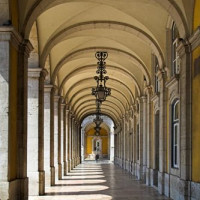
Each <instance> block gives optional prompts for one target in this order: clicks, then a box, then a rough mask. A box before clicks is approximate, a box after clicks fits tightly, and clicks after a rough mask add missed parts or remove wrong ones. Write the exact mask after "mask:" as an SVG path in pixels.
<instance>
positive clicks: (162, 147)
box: [158, 72, 166, 194]
mask: <svg viewBox="0 0 200 200" xmlns="http://www.w3.org/2000/svg"><path fill="white" fill-rule="evenodd" d="M165 76H166V74H165V73H164V72H160V73H159V75H158V78H159V83H160V99H159V103H160V111H159V172H158V191H159V193H160V194H164V170H165V162H166V144H165V143H166V125H165V123H166V102H165V98H166V97H165V95H166V94H165V93H166V91H165V81H166V80H165V78H166V77H165Z"/></svg>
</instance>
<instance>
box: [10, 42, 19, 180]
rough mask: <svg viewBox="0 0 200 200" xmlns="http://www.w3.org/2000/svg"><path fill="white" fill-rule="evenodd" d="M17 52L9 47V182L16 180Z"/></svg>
mask: <svg viewBox="0 0 200 200" xmlns="http://www.w3.org/2000/svg"><path fill="white" fill-rule="evenodd" d="M17 63H18V52H17V50H16V49H15V47H13V46H12V45H10V87H11V88H10V91H9V98H10V99H9V102H10V105H9V116H10V120H9V177H8V179H9V180H14V179H15V178H17V65H18V64H17Z"/></svg>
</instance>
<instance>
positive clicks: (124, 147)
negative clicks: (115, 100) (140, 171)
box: [122, 116, 126, 169]
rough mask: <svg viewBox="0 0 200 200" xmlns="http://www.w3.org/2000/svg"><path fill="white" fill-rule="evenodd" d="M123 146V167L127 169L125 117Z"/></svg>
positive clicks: (124, 121) (123, 122)
mask: <svg viewBox="0 0 200 200" xmlns="http://www.w3.org/2000/svg"><path fill="white" fill-rule="evenodd" d="M122 127H123V128H122V141H123V142H122V144H123V149H122V166H123V168H124V169H125V167H126V164H125V163H126V162H125V161H126V119H125V116H123V118H122Z"/></svg>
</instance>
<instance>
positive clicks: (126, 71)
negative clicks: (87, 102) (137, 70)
mask: <svg viewBox="0 0 200 200" xmlns="http://www.w3.org/2000/svg"><path fill="white" fill-rule="evenodd" d="M95 66H96V64H91V65H85V66H81V67H80V68H77V69H75V70H74V71H72V72H70V73H69V74H68V75H67V76H66V77H65V78H64V79H63V81H62V83H61V84H60V87H59V91H58V93H59V94H61V91H62V89H63V86H64V85H65V84H66V82H67V81H68V80H69V79H70V78H71V77H73V76H72V75H73V74H75V73H76V72H77V73H78V72H79V73H80V72H81V71H85V70H86V69H94V67H95ZM106 67H107V68H109V69H116V70H118V71H122V72H123V73H124V72H125V73H126V75H127V76H129V77H130V78H132V79H133V82H134V84H135V86H136V88H137V90H138V93H139V94H140V93H141V88H140V86H139V84H138V83H137V80H136V78H135V77H134V76H133V75H132V74H131V73H130V72H129V71H128V70H126V69H121V68H120V67H117V66H114V65H106ZM95 70H96V69H95Z"/></svg>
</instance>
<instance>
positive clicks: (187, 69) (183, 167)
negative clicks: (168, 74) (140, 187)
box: [177, 41, 199, 199]
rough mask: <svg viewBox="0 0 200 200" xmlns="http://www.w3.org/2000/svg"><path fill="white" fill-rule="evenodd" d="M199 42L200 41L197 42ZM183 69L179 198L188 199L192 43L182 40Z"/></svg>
mask: <svg viewBox="0 0 200 200" xmlns="http://www.w3.org/2000/svg"><path fill="white" fill-rule="evenodd" d="M197 44H198V42H197ZM177 51H178V54H179V57H180V63H181V66H180V67H181V69H180V94H181V95H180V108H181V109H180V145H179V146H180V181H179V198H180V199H188V198H190V195H191V186H190V184H191V183H190V181H191V178H192V177H191V174H192V173H191V171H192V166H191V165H192V162H191V159H192V158H191V157H192V155H191V151H192V149H191V148H192V146H191V141H192V128H191V127H192V124H191V122H192V118H191V116H192V114H191V112H192V103H191V99H192V97H191V94H192V92H191V80H192V77H191V66H192V64H191V54H192V53H191V44H189V43H188V42H187V41H181V42H180V45H179V47H178V49H177ZM193 187H194V188H193V189H194V191H195V190H198V189H199V185H197V186H196V187H195V186H194V185H193ZM197 188H198V189H197Z"/></svg>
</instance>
